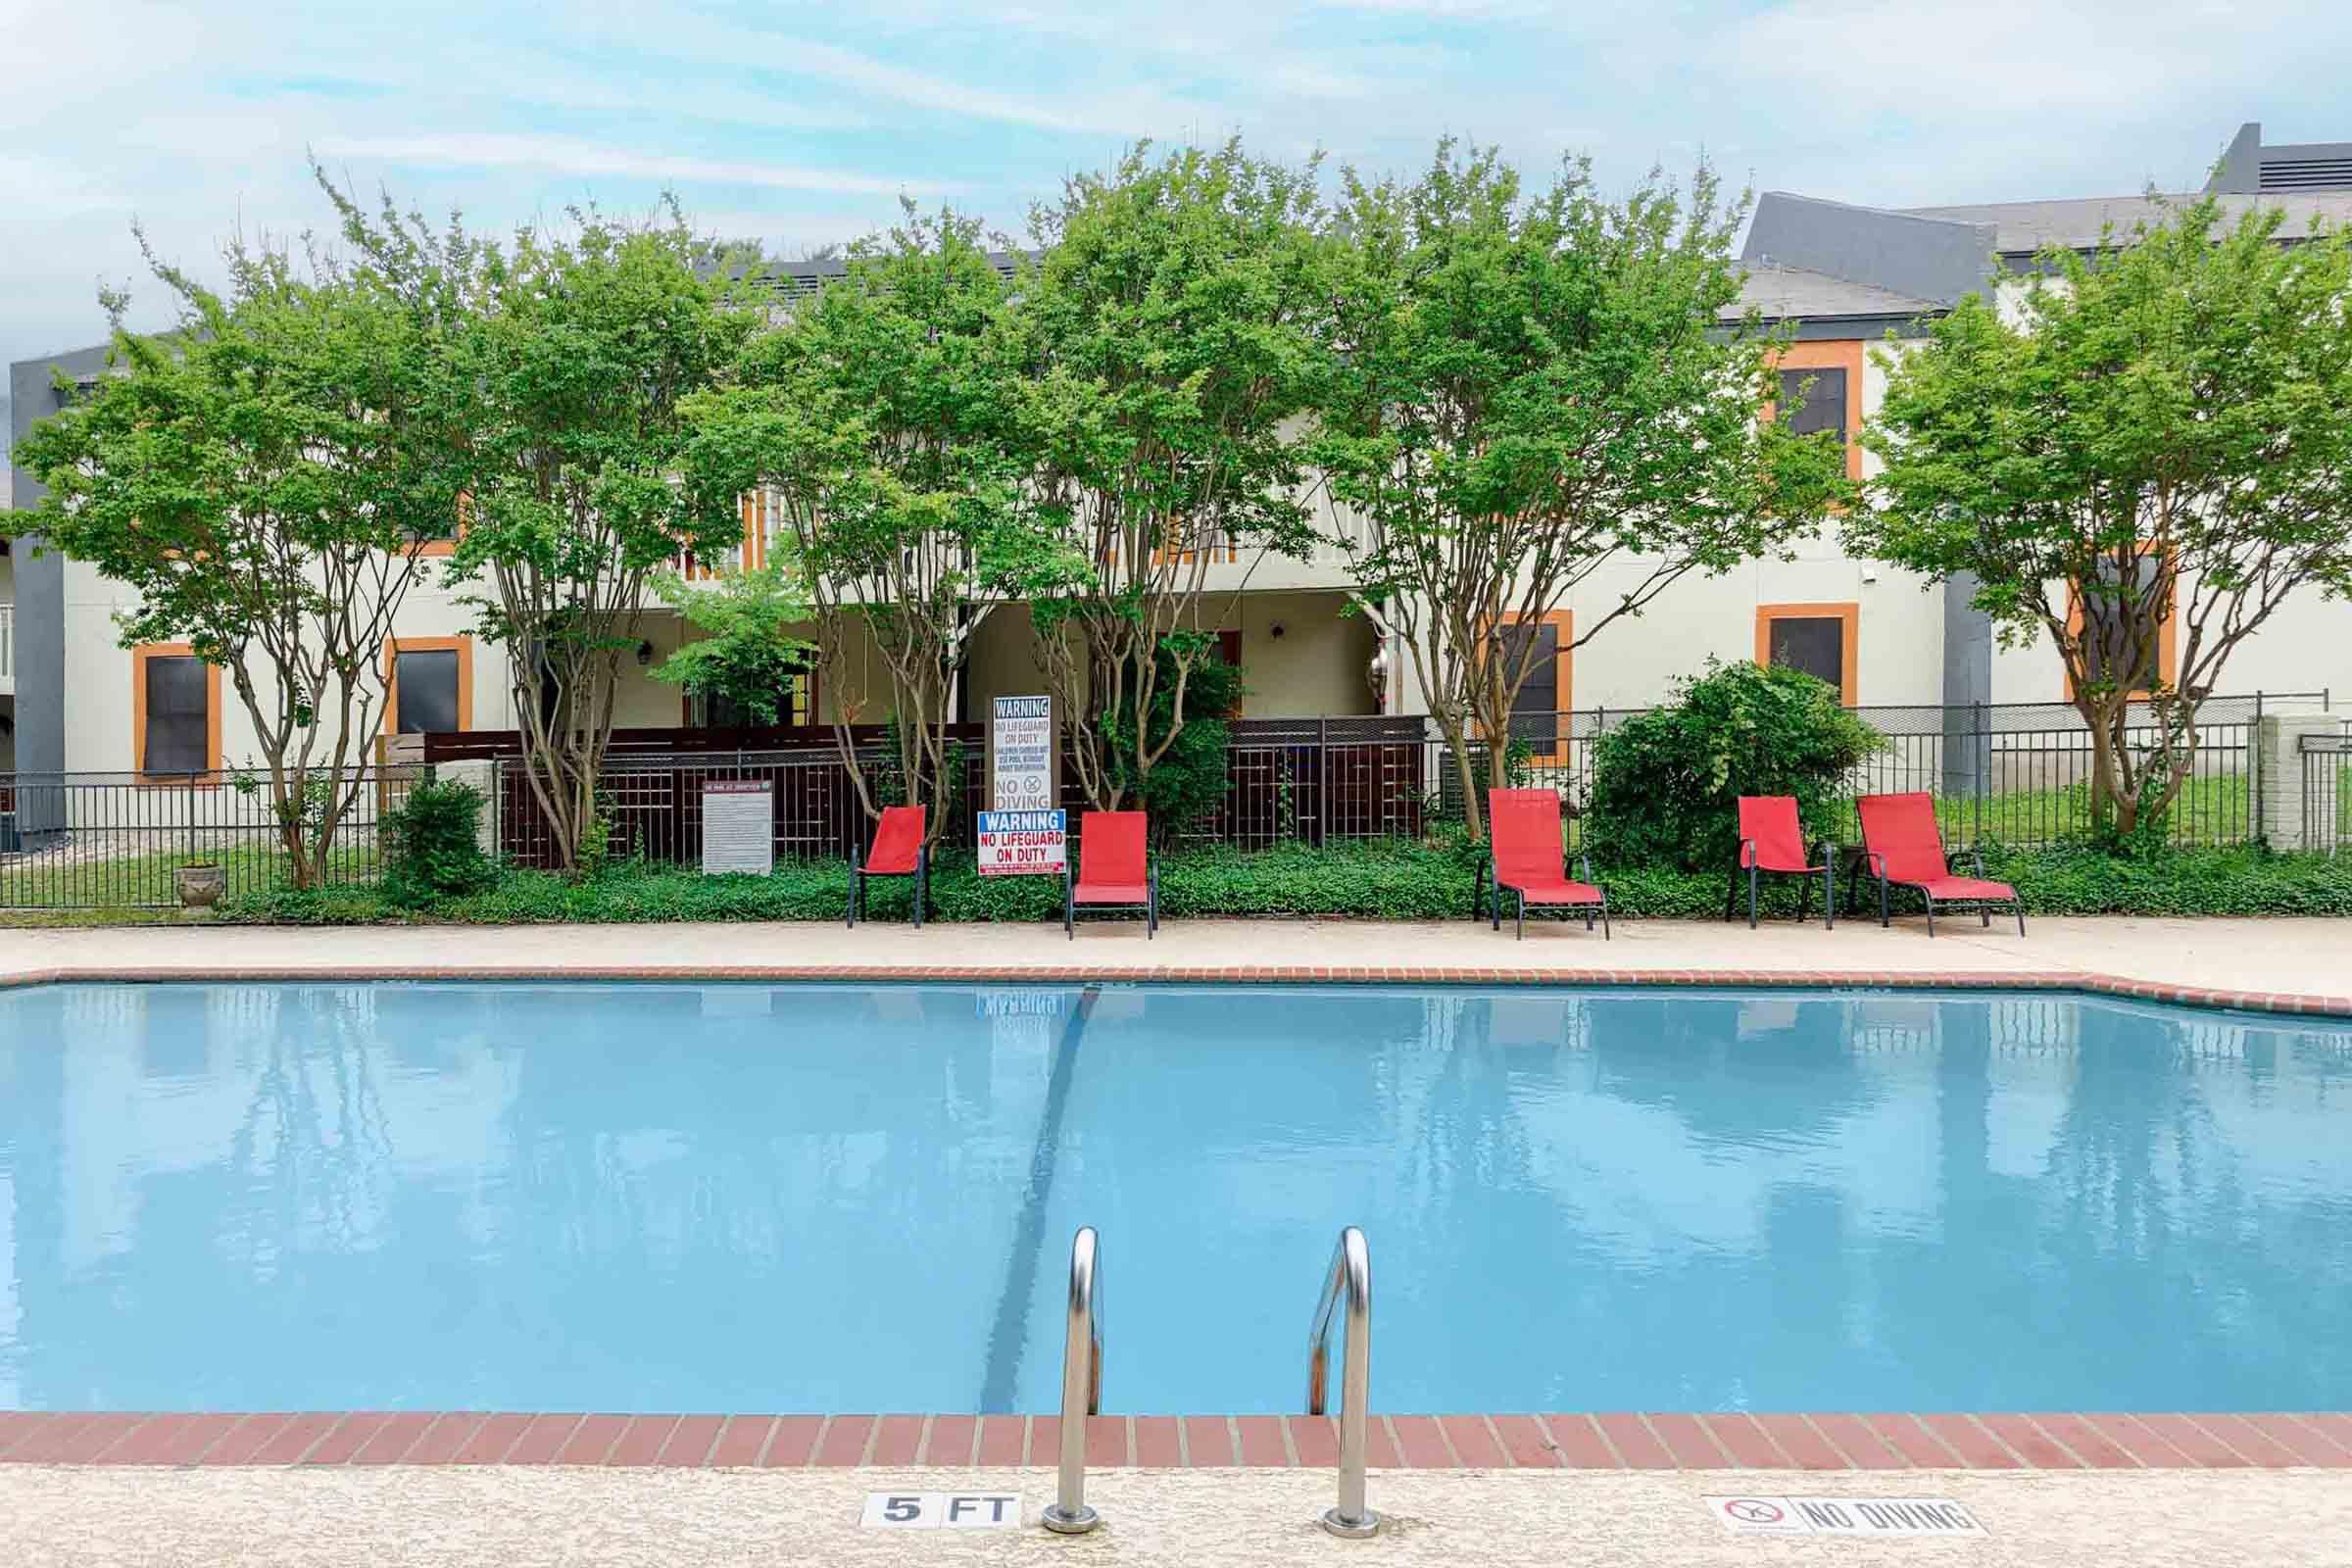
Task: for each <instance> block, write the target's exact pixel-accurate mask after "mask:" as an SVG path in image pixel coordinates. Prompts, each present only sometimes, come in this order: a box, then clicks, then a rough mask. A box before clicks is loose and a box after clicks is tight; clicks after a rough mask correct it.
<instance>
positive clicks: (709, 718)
mask: <svg viewBox="0 0 2352 1568" xmlns="http://www.w3.org/2000/svg"><path fill="white" fill-rule="evenodd" d="M701 706H702V711H703V722H704V724H706V725H707V726H709V727H710V728H711V729H765V728H766V727H767V726H768V725H769V723H771V722H773V723H777V724H789V725H793V726H796V727H797V726H802V725H808V724H813V723H815V722H816V676H815V674H814V672H812V671H809V670H806V669H804V670H802V671H800V672H799V673H798V674H795V675H793V676H792V677H791V678H790V679H788V680H787V681H786V682H785V683H784V690H783V692H782V693H780V694H779V698H778V701H777V703H776V716H775V718H774V719H773V720H772V721H771V720H769V719H764V718H761V717H760V715H759V714H758V713H755V712H753V711H751V710H750V709H748V708H745V707H744V706H742V705H741V704H740V703H737V702H736V701H735V700H734V699H733V698H730V697H721V696H712V697H706V698H704V699H703V700H702V704H701ZM689 711H690V712H691V709H690V710H689Z"/></svg>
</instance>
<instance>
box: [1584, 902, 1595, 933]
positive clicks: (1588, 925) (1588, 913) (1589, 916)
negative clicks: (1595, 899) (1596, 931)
mask: <svg viewBox="0 0 2352 1568" xmlns="http://www.w3.org/2000/svg"><path fill="white" fill-rule="evenodd" d="M1585 929H1586V930H1588V931H1590V930H1592V929H1593V906H1591V905H1590V904H1588V905H1586V906H1585Z"/></svg>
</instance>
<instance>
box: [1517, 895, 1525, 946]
mask: <svg viewBox="0 0 2352 1568" xmlns="http://www.w3.org/2000/svg"><path fill="white" fill-rule="evenodd" d="M1518 936H1519V940H1520V941H1522V942H1525V941H1526V940H1527V895H1526V894H1525V893H1521V894H1520V895H1519V932H1518Z"/></svg>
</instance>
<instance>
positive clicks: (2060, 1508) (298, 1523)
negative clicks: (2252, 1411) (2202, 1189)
mask: <svg viewBox="0 0 2352 1568" xmlns="http://www.w3.org/2000/svg"><path fill="white" fill-rule="evenodd" d="M967 1489H968V1490H972V1491H984V1492H996V1493H1005V1492H1011V1493H1017V1494H1019V1495H1020V1497H1021V1501H1022V1518H1023V1522H1022V1524H1021V1525H1019V1526H1018V1527H1013V1528H1005V1529H985V1530H891V1529H882V1528H870V1527H863V1526H861V1525H860V1523H859V1519H860V1514H861V1512H862V1505H863V1503H864V1500H865V1496H866V1495H867V1494H868V1493H873V1492H886V1493H926V1492H929V1493H937V1492H948V1491H957V1490H967ZM1369 1490H1370V1500H1371V1503H1372V1506H1373V1507H1374V1508H1375V1509H1377V1510H1379V1511H1380V1512H1381V1513H1382V1514H1383V1515H1384V1516H1385V1517H1386V1519H1387V1521H1388V1523H1387V1525H1386V1526H1385V1528H1384V1529H1383V1530H1382V1532H1381V1534H1380V1535H1379V1536H1377V1537H1375V1538H1374V1539H1372V1540H1370V1541H1340V1540H1335V1539H1333V1538H1332V1537H1330V1536H1327V1535H1325V1534H1324V1533H1323V1532H1322V1531H1321V1530H1320V1529H1318V1528H1317V1527H1316V1526H1315V1524H1314V1522H1313V1521H1314V1519H1315V1517H1316V1515H1317V1514H1318V1513H1320V1512H1321V1510H1322V1509H1323V1508H1324V1507H1325V1506H1327V1505H1328V1504H1329V1502H1330V1500H1331V1479H1330V1477H1329V1475H1328V1474H1312V1473H1300V1472H1284V1471H1243V1470H1220V1471H1157V1470H1129V1471H1120V1472H1115V1473H1110V1474H1105V1475H1103V1476H1101V1477H1099V1478H1097V1479H1096V1481H1095V1482H1094V1483H1093V1484H1092V1485H1091V1486H1090V1488H1089V1492H1088V1500H1089V1501H1090V1502H1091V1503H1093V1504H1094V1505H1095V1506H1096V1507H1097V1508H1098V1509H1100V1511H1101V1512H1102V1514H1103V1518H1104V1520H1105V1523H1104V1524H1103V1528H1102V1529H1100V1530H1098V1531H1097V1532H1096V1533H1095V1534H1093V1535H1090V1536H1083V1537H1077V1538H1063V1537H1058V1536H1053V1535H1050V1534H1048V1533H1047V1532H1045V1531H1044V1530H1042V1529H1040V1528H1038V1526H1037V1525H1036V1523H1035V1521H1036V1518H1037V1512H1038V1509H1039V1508H1040V1506H1042V1505H1043V1504H1044V1503H1045V1502H1046V1501H1048V1500H1050V1498H1051V1497H1052V1495H1053V1477H1052V1476H1051V1474H1049V1473H1047V1472H1045V1471H1040V1470H1030V1471H1018V1470H995V1471H974V1472H969V1473H965V1474H962V1475H957V1474H955V1473H948V1474H945V1475H943V1474H942V1473H941V1472H939V1471H935V1470H934V1471H906V1472H902V1471H889V1470H852V1471H834V1472H824V1473H820V1472H808V1471H801V1472H779V1471H748V1470H717V1471H660V1470H596V1469H578V1468H552V1469H537V1470H531V1469H514V1468H478V1469H446V1468H444V1469H408V1468H399V1467H394V1468H387V1469H378V1470H372V1471H356V1470H341V1471H331V1472H326V1471H306V1470H299V1469H296V1470H286V1469H277V1470H255V1469H244V1470H237V1469H231V1470H131V1469H104V1468H99V1469H78V1470H71V1469H59V1470H46V1469H33V1468H25V1469H22V1470H14V1471H0V1562H6V1563H8V1564H9V1565H10V1568H84V1565H96V1564H122V1563H155V1564H173V1565H178V1564H187V1565H190V1568H196V1565H204V1568H210V1565H213V1564H228V1563H235V1564H238V1565H240V1568H246V1565H250V1568H279V1565H286V1568H292V1565H305V1568H308V1565H314V1564H316V1565H327V1564H334V1565H338V1568H340V1565H343V1564H351V1563H386V1564H390V1563H398V1564H402V1565H404V1568H445V1565H446V1568H480V1565H482V1564H484V1563H492V1564H497V1565H498V1568H539V1565H542V1564H545V1565H549V1568H553V1565H557V1564H564V1565H572V1564H595V1565H598V1568H619V1565H644V1568H656V1565H660V1568H671V1565H675V1568H690V1565H691V1568H705V1565H711V1564H721V1563H724V1564H795V1565H798V1564H839V1565H844V1568H847V1565H854V1564H861V1563H894V1564H895V1563H910V1564H925V1565H931V1564H957V1565H984V1564H985V1565H994V1564H1010V1565H1052V1564H1132V1563H1171V1564H1185V1565H1187V1568H1229V1565H1240V1564H1264V1563H1310V1564H1312V1563H1328V1564H1333V1565H1340V1564H1351V1563H1352V1564H1364V1565H1373V1564H1397V1565H1402V1564H1420V1563H1430V1564H1446V1565H1449V1568H1488V1565H1502V1564H1529V1565H1537V1564H1541V1565H1544V1568H1557V1565H1560V1564H1569V1563H1573V1564H1580V1565H1592V1568H1628V1565H1633V1564H1644V1565H1660V1568H1664V1565H1669V1564H1671V1565H1675V1568H1719V1565H1740V1568H1752V1565H1777V1564H1795V1563H1819V1564H1835V1565H1837V1568H1864V1565H1879V1564H1906V1565H1909V1564H1966V1565H1968V1568H2012V1565H2014V1568H2090V1565H2109V1564H2113V1565H2117V1568H2123V1565H2131V1568H2234V1565H2238V1564H2244V1565H2248V1568H2255V1565H2260V1568H2304V1565H2320V1564H2327V1565H2334V1568H2341V1565H2342V1564H2344V1563H2345V1562H2347V1561H2352V1480H2347V1479H2346V1478H2345V1476H2344V1475H2343V1473H2341V1472H2327V1471H2313V1470H2277V1471H2262V1472H2239V1473H2235V1474H2217V1473H2212V1472H2195V1471H2154V1470H2149V1471H2131V1472H2105V1473H2099V1474H2087V1475H2067V1476H2051V1475H1986V1474H1983V1473H1976V1472H1966V1471H1959V1472H1953V1471H1927V1472H1912V1473H1908V1474H1905V1475H1902V1476H1900V1477H1894V1478H1878V1481H1877V1483H1876V1484H1874V1483H1871V1482H1866V1481H1865V1480H1863V1479H1862V1478H1853V1477H1836V1478H1827V1479H1825V1478H1823V1477H1821V1476H1817V1475H1809V1474H1805V1473H1802V1472H1792V1473H1775V1472H1746V1473H1742V1474H1740V1475H1738V1476H1736V1477H1734V1476H1724V1475H1712V1476H1711V1475H1707V1474H1705V1473H1692V1472H1680V1473H1677V1472H1657V1473H1645V1474H1630V1475H1573V1474H1559V1473H1555V1474H1549V1475H1541V1474H1529V1473H1524V1472H1496V1471H1469V1472H1459V1473H1455V1474H1450V1475H1445V1476H1433V1475H1419V1474H1386V1473H1377V1472H1376V1473H1375V1474H1374V1475H1373V1476H1372V1477H1371V1486H1370V1489H1369ZM1709 1495H1765V1496H1774V1495H1811V1496H1820V1495H1836V1496H1852V1495H1880V1496H1886V1495H1899V1496H1905V1497H1937V1498H1949V1499H1951V1500H1953V1501H1956V1502H1958V1503H1959V1504H1960V1505H1961V1506H1962V1508H1964V1509H1966V1510H1967V1511H1968V1513H1969V1514H1970V1515H1972V1516H1973V1517H1974V1518H1975V1520H1976V1522H1977V1523H1978V1524H1979V1525H1981V1526H1982V1527H1983V1529H1984V1531H1985V1534H1984V1535H1983V1536H1982V1537H1969V1538H1948V1539H1943V1540H1919V1539H1895V1540H1877V1541H1867V1540H1855V1539H1843V1540H1829V1539H1822V1538H1819V1537H1814V1538H1802V1537H1800V1538H1777V1537H1765V1538H1757V1537H1736V1536H1732V1535H1730V1534H1728V1533H1727V1532H1726V1530H1725V1529H1724V1527H1723V1526H1722V1525H1721V1524H1719V1523H1718V1522H1717V1521H1716V1520H1715V1518H1714V1517H1713V1516H1712V1514H1711V1512H1710V1510H1709V1509H1708V1507H1707V1505H1706V1503H1705V1501H1704V1499H1705V1498H1706V1497H1707V1496H1709Z"/></svg>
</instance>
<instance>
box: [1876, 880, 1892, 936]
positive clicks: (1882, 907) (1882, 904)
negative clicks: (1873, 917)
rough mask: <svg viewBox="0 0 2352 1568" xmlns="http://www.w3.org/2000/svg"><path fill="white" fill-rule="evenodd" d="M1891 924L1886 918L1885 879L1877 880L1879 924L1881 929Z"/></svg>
mask: <svg viewBox="0 0 2352 1568" xmlns="http://www.w3.org/2000/svg"><path fill="white" fill-rule="evenodd" d="M1892 923H1893V922H1892V921H1890V920H1888V919H1887V879H1886V878H1885V877H1883V876H1882V877H1880V878H1879V924H1880V926H1881V927H1882V928H1883V927H1885V926H1887V925H1890V924H1892Z"/></svg>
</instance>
